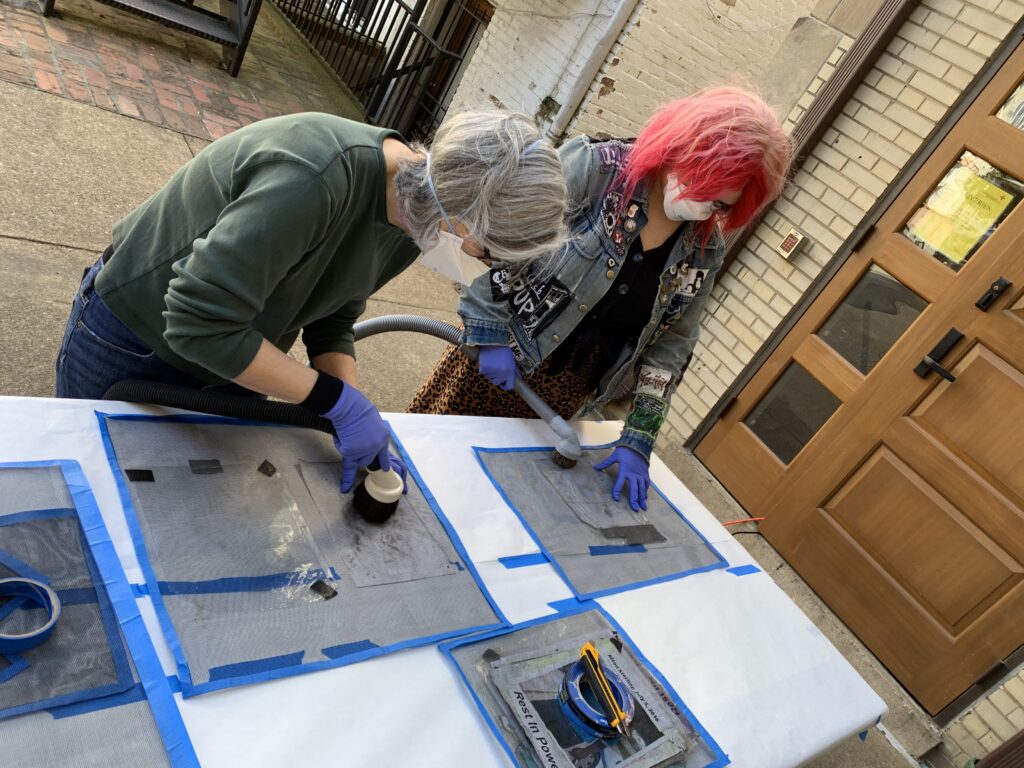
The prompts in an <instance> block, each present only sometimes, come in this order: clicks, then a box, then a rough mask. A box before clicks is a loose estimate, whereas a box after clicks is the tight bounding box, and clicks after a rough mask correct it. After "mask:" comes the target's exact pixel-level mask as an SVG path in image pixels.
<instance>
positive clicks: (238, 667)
mask: <svg viewBox="0 0 1024 768" xmlns="http://www.w3.org/2000/svg"><path fill="white" fill-rule="evenodd" d="M305 653H306V652H305V651H297V652H296V653H285V654H283V655H281V656H268V657H267V658H265V659H253V660H252V661H240V662H238V663H237V664H225V665H223V666H220V667H211V668H210V680H211V682H212V681H214V680H225V679H227V678H229V677H242V676H243V675H246V676H247V675H258V674H259V673H261V672H269V671H270V670H272V669H282V668H283V667H294V666H297V665H299V664H301V663H302V657H303V656H304V655H305Z"/></svg>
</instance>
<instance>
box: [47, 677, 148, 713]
mask: <svg viewBox="0 0 1024 768" xmlns="http://www.w3.org/2000/svg"><path fill="white" fill-rule="evenodd" d="M145 700H146V689H145V688H144V687H143V685H142V683H136V684H135V685H133V686H132V687H131V688H129V689H128V690H127V691H123V692H121V693H115V694H114V695H113V696H104V697H102V698H99V699H89V700H88V701H79V702H78V703H76V704H68V705H66V706H63V707H53V708H52V709H48V710H46V711H47V712H49V713H50V716H51V717H52V718H53V719H54V720H63V719H64V718H67V717H76V716H77V715H85V714H88V713H89V712H99V711H101V710H104V709H112V708H114V707H123V706H124V705H126V704H135V703H137V702H140V701H145Z"/></svg>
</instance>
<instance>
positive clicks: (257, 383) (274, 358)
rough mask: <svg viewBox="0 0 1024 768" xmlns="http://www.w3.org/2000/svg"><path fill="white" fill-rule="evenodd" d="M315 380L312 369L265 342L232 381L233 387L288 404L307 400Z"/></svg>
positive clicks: (315, 374) (314, 372) (314, 373)
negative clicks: (249, 390)
mask: <svg viewBox="0 0 1024 768" xmlns="http://www.w3.org/2000/svg"><path fill="white" fill-rule="evenodd" d="M338 378H341V377H338ZM316 380H317V372H316V371H315V370H313V369H312V368H310V367H309V366H306V365H303V364H302V363H300V362H299V361H298V360H294V359H292V358H290V357H288V355H286V354H285V353H284V352H282V351H281V350H280V349H278V348H277V347H275V346H274V345H273V344H271V343H270V342H269V341H267V340H266V339H263V343H262V344H260V347H259V349H258V350H257V351H256V356H255V357H253V359H252V362H250V363H249V365H247V366H246V368H245V370H244V371H242V372H241V373H240V374H238V376H236V377H235V378H234V382H235V383H236V384H239V385H241V386H243V387H245V388H246V389H251V390H252V391H253V392H259V393H260V394H263V395H269V396H270V397H276V398H279V399H281V400H286V401H288V402H289V403H301V402H302V401H303V400H305V399H306V398H307V397H309V393H310V392H311V391H312V390H313V385H314V384H315V383H316Z"/></svg>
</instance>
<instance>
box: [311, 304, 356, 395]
mask: <svg viewBox="0 0 1024 768" xmlns="http://www.w3.org/2000/svg"><path fill="white" fill-rule="evenodd" d="M365 310H366V299H354V300H352V301H350V302H348V303H346V304H344V305H343V306H342V307H341V308H340V309H338V310H337V311H336V312H334V313H332V314H330V315H328V316H327V317H322V318H320V319H319V320H315V321H313V322H311V323H309V324H307V325H306V327H305V328H303V329H302V341H303V343H304V344H305V345H306V353H307V354H308V355H309V362H310V363H312V365H313V367H314V368H316V369H317V370H318V371H323V372H324V373H329V374H331V375H332V376H336V377H338V378H339V379H341V380H342V381H344V382H346V383H348V384H352V385H353V386H359V379H358V375H357V372H356V341H355V331H354V330H353V329H354V327H355V324H356V320H358V319H359V316H360V315H362V314H363V312H364V311H365Z"/></svg>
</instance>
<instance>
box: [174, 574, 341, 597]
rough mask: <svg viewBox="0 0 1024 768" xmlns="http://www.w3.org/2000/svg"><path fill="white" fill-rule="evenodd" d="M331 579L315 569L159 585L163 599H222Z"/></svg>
mask: <svg viewBox="0 0 1024 768" xmlns="http://www.w3.org/2000/svg"><path fill="white" fill-rule="evenodd" d="M331 570H332V571H333V570H334V569H333V568H332V569H331ZM327 578H328V576H327V573H326V572H324V570H323V569H321V568H315V569H313V570H311V571H288V572H286V573H271V574H267V575H266V576H230V577H226V578H223V579H209V580H207V581H158V582H157V587H159V589H160V594H161V595H219V594H222V593H227V592H269V591H271V590H274V589H284V588H285V587H295V586H299V587H302V586H308V585H310V584H312V583H313V582H314V581H321V580H324V579H327Z"/></svg>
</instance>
